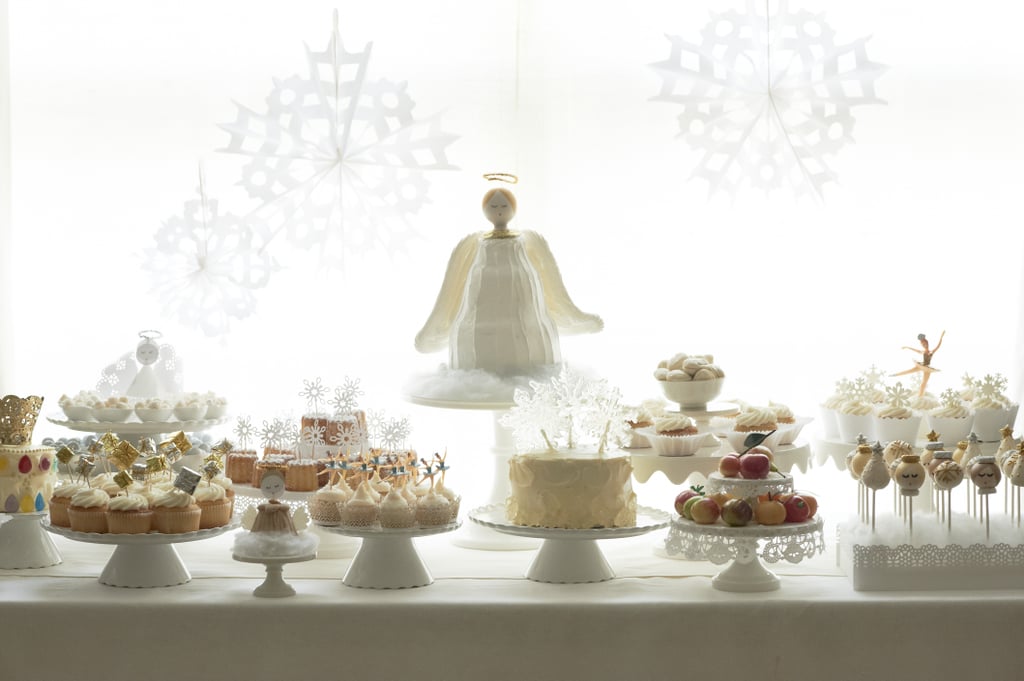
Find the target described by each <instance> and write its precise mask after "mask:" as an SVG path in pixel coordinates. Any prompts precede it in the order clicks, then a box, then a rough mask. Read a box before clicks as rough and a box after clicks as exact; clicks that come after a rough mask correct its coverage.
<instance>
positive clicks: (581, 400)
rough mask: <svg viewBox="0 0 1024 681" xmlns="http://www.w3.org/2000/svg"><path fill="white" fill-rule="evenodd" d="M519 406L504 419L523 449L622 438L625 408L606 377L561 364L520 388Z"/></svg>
mask: <svg viewBox="0 0 1024 681" xmlns="http://www.w3.org/2000/svg"><path fill="white" fill-rule="evenodd" d="M513 399H514V400H515V403H516V404H515V406H514V407H512V409H510V410H509V413H508V414H506V415H505V416H503V417H502V419H501V423H502V425H504V426H505V427H507V428H509V429H511V431H512V436H513V437H514V438H515V441H516V445H517V447H518V448H519V449H521V450H528V449H536V448H544V449H547V450H549V451H552V450H556V449H558V448H559V447H562V446H564V447H565V448H567V449H574V448H575V447H577V446H579V445H580V444H596V445H597V448H598V451H599V452H603V451H604V449H605V446H606V445H607V443H608V442H609V441H610V440H611V441H616V440H618V439H621V438H622V436H623V433H622V431H623V430H624V429H625V427H626V416H627V414H626V410H625V407H623V405H622V404H621V395H620V393H619V391H618V389H616V388H612V387H610V386H609V385H608V382H607V381H605V380H603V379H590V378H587V377H586V376H583V375H582V374H579V373H577V372H574V371H572V370H571V369H569V368H568V367H567V366H565V365H563V366H562V369H561V371H560V372H559V374H558V375H557V376H555V377H553V378H552V379H551V380H549V381H547V382H543V383H542V382H538V381H530V389H529V390H525V389H523V388H517V389H516V391H515V393H514V397H513Z"/></svg>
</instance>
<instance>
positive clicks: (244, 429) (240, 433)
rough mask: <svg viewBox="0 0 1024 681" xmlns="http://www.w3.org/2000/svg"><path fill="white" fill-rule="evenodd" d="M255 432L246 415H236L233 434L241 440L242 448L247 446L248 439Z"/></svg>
mask: <svg viewBox="0 0 1024 681" xmlns="http://www.w3.org/2000/svg"><path fill="white" fill-rule="evenodd" d="M255 432H256V431H255V429H254V428H253V427H252V420H251V419H250V418H249V417H248V416H239V417H238V421H237V422H236V423H235V436H236V437H237V438H238V439H239V440H240V441H241V443H242V449H247V448H248V446H249V440H251V439H252V437H253V435H254V434H255Z"/></svg>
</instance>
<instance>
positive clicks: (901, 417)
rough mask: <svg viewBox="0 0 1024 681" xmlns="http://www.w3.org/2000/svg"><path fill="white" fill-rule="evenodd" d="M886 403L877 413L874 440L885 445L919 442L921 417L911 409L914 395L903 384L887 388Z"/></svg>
mask: <svg viewBox="0 0 1024 681" xmlns="http://www.w3.org/2000/svg"><path fill="white" fill-rule="evenodd" d="M885 394H886V402H885V404H884V405H882V406H881V407H879V408H878V411H876V412H875V423H874V426H875V434H874V439H876V440H879V441H881V442H883V443H885V442H892V441H893V440H905V441H906V442H916V441H917V431H918V428H919V427H920V426H921V417H920V416H919V415H917V414H915V413H914V410H913V409H911V408H910V406H909V405H910V400H911V399H912V398H913V396H914V393H913V391H911V390H910V389H909V388H904V387H903V384H902V383H899V382H897V383H896V384H895V385H892V386H887V387H886V388H885Z"/></svg>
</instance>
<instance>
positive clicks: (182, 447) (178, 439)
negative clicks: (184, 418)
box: [160, 430, 192, 456]
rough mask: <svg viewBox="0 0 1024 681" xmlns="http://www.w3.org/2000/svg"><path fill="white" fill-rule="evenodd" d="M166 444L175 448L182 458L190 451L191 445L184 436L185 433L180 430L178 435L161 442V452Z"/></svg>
mask: <svg viewBox="0 0 1024 681" xmlns="http://www.w3.org/2000/svg"><path fill="white" fill-rule="evenodd" d="M168 444H172V445H174V446H175V447H177V448H178V451H179V452H181V454H182V456H184V455H185V454H188V450H190V449H192V443H191V442H190V441H189V439H188V437H186V436H185V432H184V431H180V430H179V431H178V434H177V435H175V436H174V437H172V438H171V439H170V440H165V441H163V442H161V443H160V449H161V450H162V449H163V448H164V447H165V446H166V445H168Z"/></svg>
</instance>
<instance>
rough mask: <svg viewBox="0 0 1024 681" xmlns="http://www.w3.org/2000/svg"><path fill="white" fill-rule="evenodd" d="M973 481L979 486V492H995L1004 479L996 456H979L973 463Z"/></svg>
mask: <svg viewBox="0 0 1024 681" xmlns="http://www.w3.org/2000/svg"><path fill="white" fill-rule="evenodd" d="M970 471H971V482H973V483H974V485H975V486H976V487H977V488H978V494H993V493H995V491H996V486H997V485H999V481H1000V480H1002V479H1003V474H1002V472H1001V471H1000V470H999V466H998V465H997V464H996V457H994V456H978V457H975V459H974V461H973V462H972V463H971V468H970Z"/></svg>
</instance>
